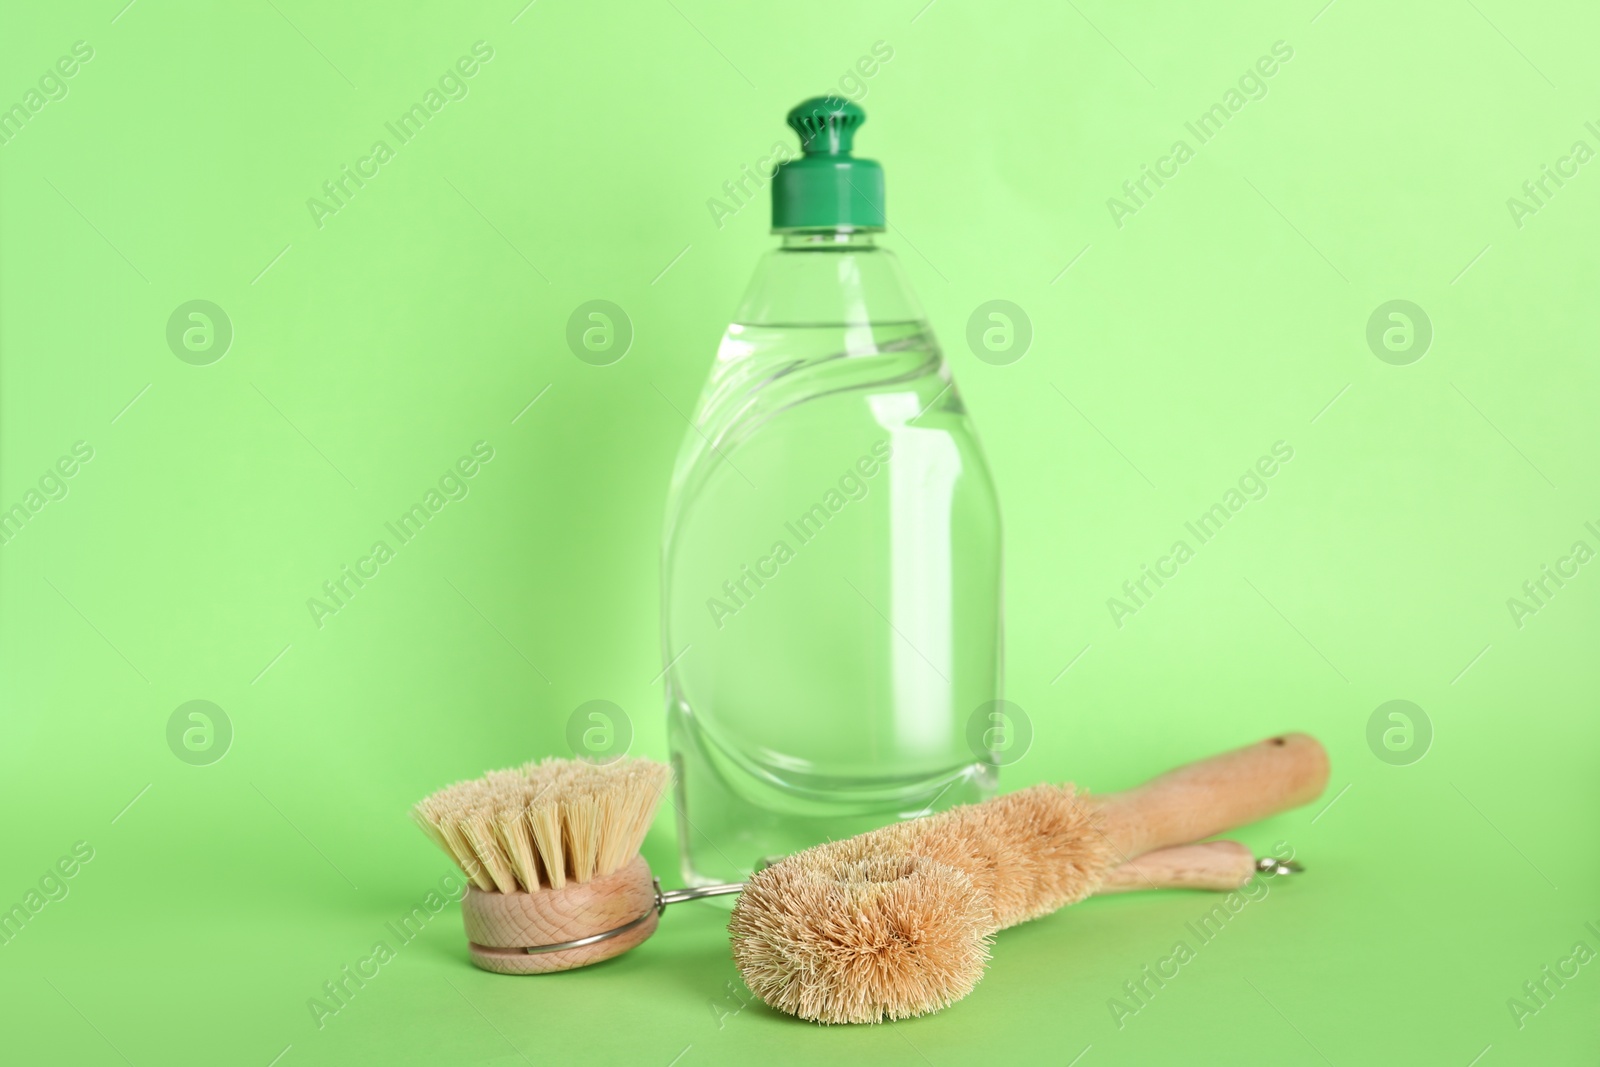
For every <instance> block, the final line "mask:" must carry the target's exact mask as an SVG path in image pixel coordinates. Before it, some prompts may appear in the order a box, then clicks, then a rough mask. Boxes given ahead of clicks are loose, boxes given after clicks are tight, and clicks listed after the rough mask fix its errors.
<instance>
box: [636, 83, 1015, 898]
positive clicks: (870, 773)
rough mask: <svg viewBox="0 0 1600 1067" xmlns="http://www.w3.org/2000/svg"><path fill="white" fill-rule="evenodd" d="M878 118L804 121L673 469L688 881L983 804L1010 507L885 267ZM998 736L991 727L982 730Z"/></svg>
mask: <svg viewBox="0 0 1600 1067" xmlns="http://www.w3.org/2000/svg"><path fill="white" fill-rule="evenodd" d="M864 118H865V116H864V115H863V114H862V112H861V111H860V109H859V108H857V107H856V106H855V105H854V104H848V103H844V102H842V101H839V100H837V99H833V98H826V99H818V100H812V101H807V102H806V103H804V104H802V105H800V107H798V108H796V109H795V111H793V112H791V113H790V116H789V122H790V125H791V126H794V127H795V129H796V130H797V132H799V133H800V135H801V139H802V142H803V144H804V147H805V148H806V156H805V157H803V158H802V159H800V160H796V161H794V162H792V163H788V164H785V165H784V166H783V167H782V168H780V169H779V171H778V173H777V174H776V175H774V179H773V197H774V200H773V222H774V232H776V233H780V234H782V246H781V247H780V248H778V249H776V250H774V251H772V252H769V253H767V254H766V256H765V257H764V258H763V259H762V261H761V263H760V265H759V266H758V267H757V270H756V273H755V277H754V279H753V280H752V282H751V284H750V287H749V290H748V291H747V292H746V294H745V297H744V300H743V301H742V303H741V304H740V306H739V310H738V312H737V314H736V315H735V317H734V321H733V323H732V324H731V325H730V326H729V327H728V330H727V333H726V334H725V335H724V337H723V339H722V343H721V346H720V347H719V349H718V351H717V356H716V362H715V365H714V366H713V368H712V372H711V377H710V380H709V381H708V382H707V384H706V387H705V391H704V393H703V395H702V396H701V399H700V403H699V406H698V408H697V410H696V412H695V415H694V425H693V427H692V429H691V430H690V431H689V433H688V434H687V435H686V436H685V439H684V444H683V447H682V450H681V451H680V453H679V456H678V462H677V466H676V469H675V472H674V476H673V484H672V489H671V494H670V497H669V502H668V509H667V518H666V526H665V531H664V538H663V566H662V578H663V622H662V634H663V653H664V656H665V662H667V663H668V664H670V666H669V667H668V669H667V671H666V688H667V714H668V736H669V742H670V746H671V751H672V761H673V767H674V770H675V771H676V779H677V786H676V788H677V804H676V806H677V810H678V829H679V841H680V848H681V854H682V860H683V873H684V877H685V879H686V880H687V881H688V882H689V883H691V884H706V883H710V882H722V881H733V880H739V879H743V878H745V877H747V876H748V875H749V873H750V872H751V870H752V869H753V868H755V867H758V866H760V865H761V864H762V863H764V862H770V861H771V860H773V859H776V858H777V857H781V856H783V855H787V854H788V853H790V852H793V851H795V850H797V849H801V848H805V847H808V846H810V845H813V844H816V843H818V842H820V841H823V840H828V839H832V838H838V837H842V836H847V835H850V834H855V833H859V832H861V831H863V830H867V829H871V828H874V827H877V826H881V825H884V824H886V823H889V822H892V821H894V820H897V819H902V818H910V817H913V816H916V815H920V814H924V813H926V812H929V811H938V810H943V809H944V808H947V807H950V806H952V805H955V804H961V803H969V802H972V801H975V800H981V799H983V798H984V797H985V796H988V795H990V794H992V792H993V791H994V787H995V769H994V762H993V761H992V759H989V758H986V753H985V752H983V750H982V749H981V747H980V746H979V745H976V744H974V743H970V742H969V740H968V737H969V733H974V734H975V736H980V737H981V736H984V735H983V733H982V731H981V730H980V731H969V723H970V722H971V721H972V720H973V718H974V716H975V715H977V714H979V713H980V711H981V709H983V708H984V707H985V705H987V704H988V702H990V701H993V700H995V699H997V698H998V697H999V695H1000V684H1001V675H1000V627H1001V559H1000V516H999V508H998V505H997V502H996V499H995V493H994V487H993V483H992V482H991V480H990V477H989V472H988V468H987V465H986V464H985V461H984V458H983V453H982V451H981V449H980V448H979V445H978V441H977V438H976V436H975V435H974V433H973V428H972V424H971V421H970V419H969V418H968V417H967V413H966V410H965V408H964V407H963V406H962V404H961V399H960V396H959V394H958V393H957V391H956V389H955V386H954V384H953V383H952V382H951V379H950V373H949V369H948V368H947V367H946V366H945V363H944V359H943V357H942V355H941V354H940V351H939V348H938V345H937V343H936V342H935V341H934V338H933V335H932V333H931V332H930V330H929V328H928V324H927V322H926V321H925V319H924V316H923V314H922V311H921V309H920V307H919V306H918V305H917V302H916V298H915V297H914V296H913V295H912V293H911V289H910V287H909V286H908V285H907V284H906V281H905V279H904V277H903V276H902V274H901V270H900V266H899V264H898V262H897V261H896V259H895V258H894V255H893V254H892V253H891V252H889V251H887V250H884V249H881V248H879V247H877V245H876V243H875V239H874V234H875V233H877V232H880V231H881V230H882V227H883V215H882V211H883V198H882V189H883V181H882V171H881V170H879V169H878V167H877V165H876V164H875V163H872V162H871V161H870V160H861V159H855V158H853V157H851V156H850V154H849V150H850V141H851V137H852V136H853V133H854V130H855V128H856V127H857V126H859V125H860V123H861V122H862V121H864ZM984 725H987V723H986V722H985V723H984Z"/></svg>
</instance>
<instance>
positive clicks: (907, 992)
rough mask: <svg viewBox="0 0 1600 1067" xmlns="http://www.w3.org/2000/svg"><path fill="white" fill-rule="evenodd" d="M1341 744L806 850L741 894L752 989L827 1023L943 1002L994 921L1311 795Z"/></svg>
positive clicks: (923, 1009)
mask: <svg viewBox="0 0 1600 1067" xmlns="http://www.w3.org/2000/svg"><path fill="white" fill-rule="evenodd" d="M1327 781H1328V758H1327V754H1326V753H1325V752H1324V751H1323V748H1322V746H1321V745H1320V744H1318V743H1317V742H1316V741H1315V740H1314V739H1312V738H1311V737H1308V736H1306V735H1304V734H1288V735H1284V736H1280V737H1273V738H1269V739H1268V740H1266V741H1262V742H1260V743H1259V744H1255V745H1250V746H1248V747H1246V748H1240V749H1235V750H1234V751H1232V752H1227V753H1224V754H1222V755H1220V756H1214V757H1212V758H1211V759H1207V760H1202V761H1200V762H1198V763H1191V764H1189V765H1187V766H1184V767H1179V768H1178V769H1176V770H1174V771H1170V772H1168V773H1167V774H1164V775H1162V776H1160V777H1158V778H1156V779H1154V780H1153V781H1151V782H1149V783H1147V784H1145V785H1143V786H1140V787H1139V788H1136V789H1131V790H1128V791H1126V792H1123V793H1112V794H1108V795H1105V796H1098V797H1094V796H1089V795H1087V794H1083V793H1079V792H1077V791H1076V790H1075V789H1074V788H1073V787H1072V786H1070V785H1063V786H1053V785H1039V786H1034V787H1032V788H1030V789H1024V790H1022V791H1020V792H1017V793H1012V794H1010V795H1008V796H1004V797H998V798H996V799H994V800H990V801H986V802H984V803H982V804H974V805H970V806H967V807H963V808H953V809H951V810H950V811H947V812H943V813H941V814H939V815H934V816H930V817H928V818H926V819H920V820H915V821H912V822H906V823H899V824H896V825H893V826H888V827H885V828H883V829H881V830H874V831H872V832H870V833H866V834H862V835H860V836H859V837H854V838H850V839H848V840H845V841H835V842H830V843H828V844H824V845H818V846H816V847H815V848H811V849H807V850H806V851H804V852H801V853H797V854H795V855H794V856H791V857H789V858H788V859H786V860H784V861H783V862H781V863H778V864H776V865H774V866H772V867H770V868H768V869H766V870H764V871H760V872H758V873H757V874H756V875H755V876H754V877H753V878H752V879H751V880H750V884H749V885H748V886H747V887H746V888H745V890H744V892H743V894H741V896H740V897H739V900H738V902H737V904H735V906H734V911H733V918H732V921H731V922H730V923H729V926H728V929H729V931H730V932H731V934H732V937H733V955H734V960H735V962H736V963H737V964H738V966H739V971H740V973H741V974H742V975H743V976H744V980H745V983H746V984H747V985H748V986H749V987H750V989H751V991H752V992H754V993H755V994H756V995H757V996H759V997H760V998H761V999H762V1000H764V1001H766V1003H768V1004H769V1005H771V1006H772V1007H774V1008H777V1009H779V1010H780V1011H785V1012H788V1013H790V1014H792V1015H798V1016H799V1017H801V1018H803V1019H810V1020H814V1021H817V1022H826V1023H836V1022H880V1021H882V1020H884V1019H899V1018H904V1017H907V1016H913V1015H923V1014H926V1013H928V1012H933V1011H938V1010H939V1009H940V1008H943V1007H945V1006H947V1005H948V1004H950V1003H952V1002H953V1001H956V1000H959V999H961V998H962V997H964V996H966V995H967V994H968V993H970V992H971V991H972V988H973V986H975V985H976V984H977V982H978V979H979V978H981V977H982V975H983V968H984V965H985V963H986V962H987V960H988V958H989V944H990V940H991V938H992V935H993V934H994V933H996V932H997V931H999V930H1003V929H1005V928H1006V927H1008V926H1014V925H1016V924H1018V923H1021V922H1026V921H1027V920H1029V919H1034V918H1038V917H1039V916H1041V915H1046V914H1048V913H1050V912H1053V911H1055V910H1056V909H1057V908H1060V907H1062V906H1064V905H1067V904H1071V903H1074V902H1075V901H1079V900H1082V899H1083V898H1084V897H1086V896H1088V895H1089V894H1091V893H1094V892H1095V891H1097V890H1098V889H1099V888H1101V887H1102V886H1103V885H1104V884H1105V882H1106V880H1107V878H1108V875H1109V874H1110V872H1111V871H1113V870H1114V869H1115V868H1116V865H1117V864H1119V863H1122V864H1126V863H1128V862H1129V861H1130V860H1131V861H1133V862H1138V859H1137V857H1141V856H1146V855H1147V854H1148V856H1150V857H1154V856H1158V855H1160V853H1159V852H1157V851H1155V850H1158V849H1166V848H1168V847H1169V846H1172V845H1175V844H1178V843H1180V842H1185V841H1194V840H1196V839H1199V838H1203V837H1209V836H1210V835H1212V834H1215V833H1219V832H1222V831H1224V830H1227V829H1229V828H1232V827H1235V826H1240V825H1243V824H1246V823H1251V822H1255V821H1256V820H1258V819H1261V818H1265V817H1266V816H1269V815H1273V814H1276V813H1278V812H1280V811H1284V810H1287V809H1289V808H1293V807H1298V806H1300V805H1302V804H1306V803H1309V802H1310V801H1311V800H1313V799H1315V798H1316V797H1317V796H1318V795H1320V794H1321V793H1322V790H1323V788H1324V787H1325V786H1326V785H1327Z"/></svg>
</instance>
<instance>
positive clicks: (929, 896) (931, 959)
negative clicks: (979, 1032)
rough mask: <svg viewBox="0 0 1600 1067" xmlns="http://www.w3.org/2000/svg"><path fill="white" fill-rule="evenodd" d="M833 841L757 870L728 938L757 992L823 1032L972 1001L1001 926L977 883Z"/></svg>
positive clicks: (929, 863) (919, 859) (906, 856)
mask: <svg viewBox="0 0 1600 1067" xmlns="http://www.w3.org/2000/svg"><path fill="white" fill-rule="evenodd" d="M881 843H882V842H881V841H880V844H881ZM835 844H836V845H843V846H846V847H844V848H838V847H835ZM835 844H830V845H821V846H818V847H817V848H813V849H808V850H807V851H805V852H801V853H799V854H797V855H795V856H791V857H789V858H788V859H787V860H785V861H783V862H782V863H779V864H777V865H776V866H773V867H769V868H767V869H766V870H764V871H760V872H758V873H757V874H756V875H755V876H754V877H753V878H752V879H751V880H750V882H749V884H748V885H747V886H746V887H745V890H744V892H743V893H741V894H740V895H739V899H738V902H737V904H735V906H734V912H733V918H732V921H731V922H730V923H729V926H728V929H729V931H730V932H731V934H732V935H733V938H732V940H733V956H734V961H735V962H736V963H737V964H738V967H739V972H740V973H741V974H742V975H743V976H744V980H745V984H746V985H748V986H749V987H750V990H751V992H753V993H755V994H756V995H757V996H758V997H760V998H761V999H762V1000H763V1001H765V1002H766V1003H768V1004H770V1005H771V1006H772V1007H774V1008H777V1009H778V1010H780V1011H785V1012H788V1013H789V1014H791V1015H797V1016H799V1017H800V1018H802V1019H810V1020H814V1021H817V1022H825V1023H875V1022H881V1021H883V1020H884V1019H886V1018H887V1019H900V1018H905V1017H907V1016H912V1015H922V1014H925V1013H927V1012H931V1011H938V1010H939V1009H940V1008H943V1007H945V1006H946V1005H948V1004H950V1003H951V1002H953V1001H956V1000H959V999H961V998H962V997H964V996H966V995H967V994H968V993H970V992H971V991H972V987H973V986H974V985H976V984H977V982H978V979H979V978H981V977H982V976H983V965H984V963H985V961H987V960H988V958H989V951H988V939H987V935H988V931H989V930H990V928H991V925H992V924H991V922H990V914H989V906H988V904H987V902H985V901H984V900H982V899H981V897H980V896H979V895H978V894H977V893H976V892H975V890H974V888H973V885H972V881H971V879H969V878H968V877H967V876H966V875H965V874H964V873H962V872H961V871H960V870H958V869H956V868H954V867H950V866H947V865H945V864H943V863H939V862H937V861H935V860H932V859H929V858H927V857H925V856H919V855H916V854H913V853H902V854H898V855H894V854H889V855H872V854H870V852H871V850H870V849H868V850H865V851H867V852H868V853H869V854H867V855H862V854H861V852H862V851H863V850H861V849H859V848H856V847H851V846H854V845H856V842H854V841H851V842H837V843H835Z"/></svg>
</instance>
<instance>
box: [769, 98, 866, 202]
mask: <svg viewBox="0 0 1600 1067" xmlns="http://www.w3.org/2000/svg"><path fill="white" fill-rule="evenodd" d="M788 121H789V126H790V127H791V128H792V129H793V130H794V131H795V132H796V133H798V134H799V135H800V147H801V149H802V150H803V151H804V152H805V155H803V156H801V157H800V158H799V159H793V160H790V161H789V162H787V163H784V164H782V165H781V166H779V167H778V170H777V172H776V173H775V174H773V176H772V228H773V230H775V231H777V232H779V233H788V232H793V231H796V230H837V229H852V230H882V229H883V227H884V221H883V168H882V167H880V166H878V164H877V163H876V162H874V161H873V160H870V159H857V158H855V157H854V156H852V155H851V154H850V143H851V141H853V140H854V139H855V135H856V130H857V129H858V128H860V126H861V124H862V123H863V122H866V121H867V113H866V112H865V111H862V110H861V109H860V108H859V107H857V106H856V105H855V104H852V103H850V102H849V101H848V100H841V99H840V98H839V97H837V96H816V97H812V98H811V99H810V100H807V101H805V102H803V103H801V104H800V105H798V106H797V107H796V108H795V109H794V110H793V111H791V112H789V120H788Z"/></svg>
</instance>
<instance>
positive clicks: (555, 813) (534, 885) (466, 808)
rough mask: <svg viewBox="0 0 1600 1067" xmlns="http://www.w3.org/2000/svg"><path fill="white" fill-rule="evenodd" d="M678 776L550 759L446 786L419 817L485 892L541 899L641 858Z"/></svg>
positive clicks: (650, 768)
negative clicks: (544, 891)
mask: <svg viewBox="0 0 1600 1067" xmlns="http://www.w3.org/2000/svg"><path fill="white" fill-rule="evenodd" d="M670 777H671V772H670V771H669V770H668V769H667V767H666V765H665V764H661V763H656V762H654V761H653V760H647V759H637V758H623V759H619V760H616V761H614V762H611V763H605V764H596V763H586V762H583V761H580V760H563V759H547V760H545V761H544V762H542V763H529V764H525V765H524V766H522V767H519V768H516V769H512V770H504V771H490V772H489V773H488V774H485V775H484V776H483V777H481V778H474V779H472V780H471V781H466V782H457V783H456V784H455V785H452V786H447V787H446V788H444V789H441V790H439V791H438V792H437V793H434V794H432V795H431V796H428V797H426V798H424V799H423V800H421V801H419V802H418V803H417V804H416V806H415V807H413V808H412V809H411V815H412V818H413V819H415V820H416V823H417V825H418V826H420V827H422V831H423V833H425V834H427V835H428V837H429V838H430V839H432V840H433V842H434V843H435V844H436V845H438V846H439V847H440V848H441V849H443V850H444V851H445V853H446V855H448V856H449V857H450V858H451V859H453V860H455V862H456V865H457V866H459V867H460V868H461V870H462V872H463V873H464V874H466V876H467V877H468V878H470V879H471V880H472V884H473V885H475V886H477V887H478V888H479V889H482V890H490V891H497V892H501V893H516V892H534V891H537V890H539V889H541V888H559V887H561V886H563V885H566V884H567V882H568V881H569V880H571V881H574V882H587V881H590V880H591V879H594V878H602V877H604V876H606V875H608V874H611V873H613V872H614V871H616V870H617V869H618V868H619V867H621V866H622V865H623V864H625V863H627V862H628V861H629V860H630V859H632V858H633V857H634V856H635V855H637V854H638V852H639V846H640V844H641V843H642V842H643V841H644V835H645V833H646V831H648V830H649V829H650V823H651V821H652V820H653V819H654V818H655V813H656V806H657V805H658V804H659V803H660V800H661V794H662V793H663V792H664V791H665V790H666V788H667V783H668V781H669V779H670Z"/></svg>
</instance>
